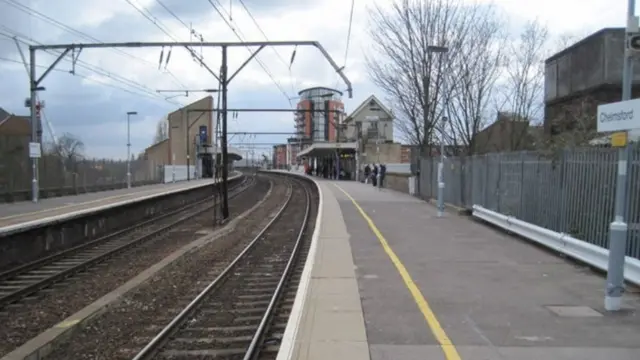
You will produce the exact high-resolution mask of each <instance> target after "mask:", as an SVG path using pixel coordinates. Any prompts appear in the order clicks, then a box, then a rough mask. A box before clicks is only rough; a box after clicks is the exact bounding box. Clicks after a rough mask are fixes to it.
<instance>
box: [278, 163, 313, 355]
mask: <svg viewBox="0 0 640 360" xmlns="http://www.w3.org/2000/svg"><path fill="white" fill-rule="evenodd" d="M268 172H275V173H280V174H283V175H290V176H296V177H300V178H304V179H307V180H310V181H312V182H313V184H314V185H315V187H316V189H318V198H319V201H318V212H317V215H316V223H315V228H314V230H313V235H312V236H311V246H310V248H309V253H308V254H307V259H306V261H305V264H304V268H303V269H302V275H301V276H300V283H299V284H298V290H297V291H296V296H295V299H294V301H293V306H292V308H291V313H290V315H289V320H288V321H287V326H286V327H285V330H284V334H283V335H282V341H281V342H280V349H279V350H278V355H277V356H276V360H291V359H293V354H294V350H295V348H296V338H297V337H298V332H299V330H300V324H301V322H302V315H303V314H304V308H305V305H306V302H307V297H308V295H309V285H310V283H311V274H312V271H313V267H314V265H315V258H316V252H317V249H318V241H319V240H318V239H319V238H320V229H321V228H322V218H323V207H324V206H323V205H324V192H323V191H322V187H321V186H320V184H318V182H317V181H316V180H315V179H313V178H311V177H308V176H306V175H305V174H301V173H295V172H284V171H277V170H276V171H268Z"/></svg>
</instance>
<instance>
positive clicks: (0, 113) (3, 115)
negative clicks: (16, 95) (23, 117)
mask: <svg viewBox="0 0 640 360" xmlns="http://www.w3.org/2000/svg"><path fill="white" fill-rule="evenodd" d="M9 116H11V113H9V112H7V111H6V110H5V109H3V108H1V107H0V123H2V122H3V121H5V120H7V118H9Z"/></svg>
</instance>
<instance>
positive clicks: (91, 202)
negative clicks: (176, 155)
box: [0, 174, 234, 230]
mask: <svg viewBox="0 0 640 360" xmlns="http://www.w3.org/2000/svg"><path fill="white" fill-rule="evenodd" d="M233 175H234V174H231V175H230V177H231V176H233ZM211 182H212V180H211V179H200V180H192V181H182V182H177V183H169V184H156V185H147V186H140V187H134V188H130V189H118V190H110V191H101V192H94V193H87V194H80V195H72V196H62V197H55V198H47V199H40V200H39V201H38V202H37V203H33V202H29V201H21V202H16V203H11V204H1V205H0V230H1V229H2V228H4V227H8V226H15V225H19V224H21V223H28V222H34V221H39V220H44V219H46V218H52V217H57V216H63V215H65V214H69V213H74V212H78V211H89V210H91V209H96V208H101V207H104V206H108V205H114V204H117V203H122V202H127V201H134V200H137V199H141V198H146V197H149V196H155V195H159V194H162V193H165V192H167V191H180V190H186V189H189V188H196V187H199V186H202V185H204V184H206V183H211Z"/></svg>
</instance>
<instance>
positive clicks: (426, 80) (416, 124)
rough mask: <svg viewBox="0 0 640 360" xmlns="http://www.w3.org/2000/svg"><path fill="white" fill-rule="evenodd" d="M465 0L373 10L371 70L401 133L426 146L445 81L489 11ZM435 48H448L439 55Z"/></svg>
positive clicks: (401, 2)
mask: <svg viewBox="0 0 640 360" xmlns="http://www.w3.org/2000/svg"><path fill="white" fill-rule="evenodd" d="M480 9H481V6H479V5H468V4H466V3H464V2H463V1H462V0H432V1H427V0H396V1H395V2H394V3H393V5H392V6H391V8H390V9H389V10H387V9H383V8H382V7H379V6H374V7H373V9H372V10H371V12H370V23H371V25H370V35H371V37H372V39H373V52H372V53H371V54H369V55H368V56H367V58H366V61H367V67H368V70H369V74H370V76H371V78H372V80H373V82H374V83H375V84H376V85H377V86H378V87H380V88H381V89H382V90H383V91H384V92H385V93H386V95H387V97H388V98H389V99H390V100H391V107H392V109H394V110H395V113H396V115H397V118H396V120H395V122H396V125H395V126H396V128H397V130H398V131H399V132H400V133H401V136H402V137H404V138H405V139H406V140H408V141H409V142H411V143H413V144H421V145H422V146H423V149H426V148H427V146H428V145H429V144H430V143H431V141H432V140H433V136H434V130H435V126H436V125H437V121H438V120H439V119H440V118H441V117H442V115H443V111H444V105H443V104H444V103H445V101H446V96H448V95H447V94H448V91H447V89H446V88H445V86H451V84H446V83H445V81H444V79H445V76H446V74H447V72H448V71H450V70H451V69H450V68H451V64H454V63H456V59H458V58H459V57H460V56H461V51H460V49H461V48H463V47H464V44H465V39H466V38H467V37H468V36H469V33H470V31H471V30H472V29H473V28H474V25H475V24H476V23H477V21H478V20H479V19H482V16H484V13H483V12H482V11H480ZM431 46H446V47H447V48H448V52H447V53H446V54H435V53H433V52H432V51H430V50H431V49H432V48H431Z"/></svg>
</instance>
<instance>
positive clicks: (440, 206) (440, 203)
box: [438, 116, 447, 217]
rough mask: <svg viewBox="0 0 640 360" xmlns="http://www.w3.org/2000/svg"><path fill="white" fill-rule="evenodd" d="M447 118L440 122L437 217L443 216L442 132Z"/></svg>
mask: <svg viewBox="0 0 640 360" xmlns="http://www.w3.org/2000/svg"><path fill="white" fill-rule="evenodd" d="M446 123H447V117H446V116H443V117H442V120H441V121H440V136H441V138H440V162H439V163H438V217H441V216H442V215H444V130H445V124H446Z"/></svg>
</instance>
